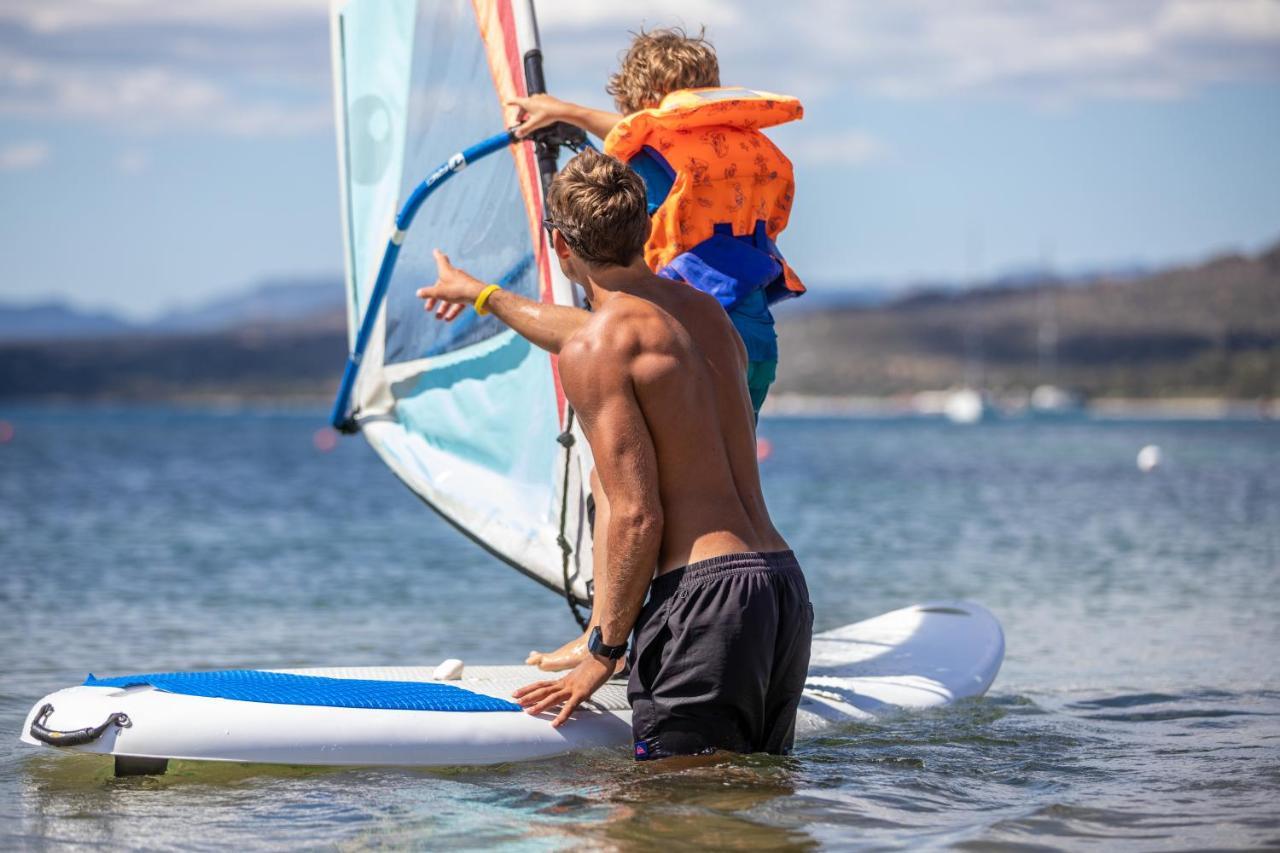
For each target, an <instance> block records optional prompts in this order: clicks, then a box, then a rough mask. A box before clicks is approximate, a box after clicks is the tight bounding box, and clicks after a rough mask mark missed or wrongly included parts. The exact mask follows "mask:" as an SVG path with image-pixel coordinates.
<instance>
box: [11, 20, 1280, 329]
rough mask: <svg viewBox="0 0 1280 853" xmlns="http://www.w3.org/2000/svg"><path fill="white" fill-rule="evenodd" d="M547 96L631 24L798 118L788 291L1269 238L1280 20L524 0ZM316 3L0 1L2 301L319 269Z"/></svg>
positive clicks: (235, 281)
mask: <svg viewBox="0 0 1280 853" xmlns="http://www.w3.org/2000/svg"><path fill="white" fill-rule="evenodd" d="M538 16H539V23H540V26H541V30H542V38H543V48H544V54H545V56H546V60H545V64H546V71H547V77H548V83H549V86H550V88H551V90H552V92H553V93H554V94H559V95H561V96H563V97H568V98H571V99H575V100H580V101H583V102H586V103H588V104H591V105H593V106H598V107H608V106H610V103H609V98H608V96H607V95H606V94H605V93H604V84H605V81H606V79H607V77H608V74H609V72H610V71H611V70H612V69H613V67H614V66H615V64H616V61H617V55H618V52H619V51H620V50H621V49H622V48H624V47H625V46H626V44H627V41H628V38H629V36H628V33H629V31H632V30H635V29H637V28H639V27H641V26H644V27H649V28H652V27H658V26H668V25H673V24H675V25H683V26H685V27H687V28H692V29H697V28H698V27H701V26H704V25H705V27H706V31H707V34H708V36H709V37H710V38H711V40H712V41H713V42H714V43H715V45H716V48H717V51H718V53H719V56H720V64H721V77H722V81H723V82H724V83H725V84H726V85H744V86H749V87H754V88H759V89H767V90H771V91H777V92H785V93H787V94H792V95H796V96H798V97H800V98H801V99H802V100H803V102H804V104H805V107H806V115H805V118H804V120H803V121H802V122H799V123H796V124H793V125H788V126H785V127H780V128H777V129H775V130H772V131H770V135H771V136H772V138H773V139H774V140H775V141H776V142H778V144H779V145H780V146H781V147H782V148H783V150H784V151H785V152H786V153H787V154H788V155H789V156H790V157H791V159H792V160H793V161H794V163H795V168H796V175H797V195H796V206H795V210H794V212H793V216H792V220H791V225H790V227H789V228H788V230H787V232H786V233H785V234H784V235H783V237H782V239H781V240H780V241H779V243H780V246H781V248H782V249H783V251H784V252H785V253H786V255H787V257H788V259H789V261H790V262H791V264H792V266H793V267H795V268H796V269H797V270H798V271H799V272H800V274H801V276H802V277H803V278H805V279H806V281H807V282H808V283H810V285H811V286H814V285H816V286H821V287H831V288H835V287H840V286H849V285H854V284H867V283H877V284H886V285H891V286H908V285H910V284H912V283H915V282H919V281H921V280H938V279H945V280H954V281H966V280H973V279H976V278H979V277H982V276H988V275H994V274H999V273H1003V272H1006V271H1012V270H1019V269H1024V270H1025V269H1027V268H1030V267H1036V266H1044V265H1049V266H1052V268H1053V269H1055V270H1058V271H1062V272H1073V271H1080V270H1088V269H1100V268H1110V267H1115V266H1127V265H1130V264H1135V263H1136V264H1143V265H1152V266H1154V265H1162V264H1169V263H1177V262H1185V261H1192V260H1196V259H1199V258H1203V257H1206V256H1208V255H1209V254H1212V253H1216V252H1220V251H1226V250H1239V251H1256V250H1258V249H1260V248H1263V247H1265V246H1267V245H1269V244H1271V243H1273V242H1274V241H1276V240H1277V239H1280V0H1122V2H1120V0H1071V2H1056V0H893V2H886V0H843V2H841V0H822V1H821V2H792V3H788V4H786V5H785V10H783V9H781V8H780V7H779V6H778V4H777V3H774V2H770V3H766V2H763V0H657V1H656V2H639V0H637V2H634V3H630V4H625V3H616V2H608V3H606V2H600V0H541V2H540V3H539V4H538ZM330 86H331V69H330V67H329V34H328V3H327V2H326V0H183V2H180V3H176V2H173V0H4V2H3V3H0V301H4V302H25V303H34V302H43V301H51V300H63V301H69V302H71V303H73V304H75V305H77V306H80V307H86V308H103V309H108V310H112V311H115V312H118V313H122V314H126V315H129V316H131V317H135V318H145V317H148V316H154V315H156V314H158V313H161V312H163V311H165V310H169V309H172V308H175V307H180V306H190V305H194V304H198V303H200V302H202V301H205V300H208V299H211V298H216V297H218V296H222V295H228V294H231V293H235V292H239V291H243V290H245V289H247V288H249V287H251V286H253V285H255V284H257V283H259V282H262V281H264V280H269V279H273V278H295V277H304V276H305V277H312V276H332V277H335V278H336V277H337V276H338V275H339V274H340V270H341V265H342V260H341V257H342V249H341V229H340V221H339V208H338V203H339V202H338V198H339V196H338V186H337V157H336V145H335V142H334V130H333V117H332V103H333V102H332V94H331V91H330Z"/></svg>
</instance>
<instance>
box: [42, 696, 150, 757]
mask: <svg viewBox="0 0 1280 853" xmlns="http://www.w3.org/2000/svg"><path fill="white" fill-rule="evenodd" d="M52 713H53V705H51V704H49V703H47V702H46V703H45V704H44V706H43V707H42V708H41V709H40V710H39V712H38V713H37V714H36V718H35V719H34V720H32V721H31V736H32V737H33V738H35V739H36V740H38V741H40V742H41V743H47V744H49V746H80V745H82V744H86V743H93V742H94V741H95V740H97V739H98V738H100V737H102V734H103V732H105V731H106V730H107V729H109V728H110V727H111V726H119V727H120V728H122V729H127V728H129V726H132V725H133V722H132V721H131V720H130V719H129V715H128V714H122V713H115V714H112V715H111V716H109V717H107V719H106V721H105V722H104V723H103V724H102V725H100V726H90V727H89V728H87V729H73V730H71V731H69V732H62V731H58V730H57V729H50V728H46V727H45V725H44V724H45V723H46V722H48V720H49V715H50V714H52Z"/></svg>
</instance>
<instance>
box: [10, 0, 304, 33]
mask: <svg viewBox="0 0 1280 853" xmlns="http://www.w3.org/2000/svg"><path fill="white" fill-rule="evenodd" d="M328 7H329V4H328V2H326V0H182V2H172V0H6V2H5V4H4V5H3V6H0V20H10V21H14V22H17V23H20V24H23V25H24V26H27V27H29V28H31V29H33V30H36V31H39V32H46V33H57V32H65V31H68V30H75V29H90V28H95V27H104V26H110V27H129V26H134V25H146V26H154V25H157V24H166V23H167V24H195V25H205V26H209V25H212V26H219V27H231V28H236V29H256V28H259V27H262V26H264V25H274V24H278V23H281V22H288V21H291V20H297V19H300V18H314V17H317V16H320V17H323V16H325V14H326V10H327V9H328Z"/></svg>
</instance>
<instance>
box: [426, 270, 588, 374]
mask: <svg viewBox="0 0 1280 853" xmlns="http://www.w3.org/2000/svg"><path fill="white" fill-rule="evenodd" d="M435 256H436V268H437V270H438V271H439V276H440V277H439V278H438V279H437V280H436V283H435V284H433V285H430V286H429V287H423V288H421V289H419V290H418V296H419V297H420V298H422V299H425V300H426V303H425V304H424V305H423V308H424V310H427V311H435V314H436V316H437V317H439V318H440V319H441V320H445V321H452V320H455V319H457V317H458V315H459V314H461V313H462V312H463V311H464V310H466V309H467V308H469V307H471V306H472V305H474V304H475V301H476V298H477V297H479V296H480V293H481V291H483V290H484V289H485V288H486V287H488V285H487V284H486V283H485V282H483V281H480V280H479V279H478V278H475V277H474V276H472V275H470V274H469V273H467V272H465V271H464V270H460V269H458V268H457V267H455V266H454V265H453V264H451V263H449V258H448V256H447V255H445V253H444V252H442V251H440V250H439V249H436V250H435ZM485 309H486V310H488V311H489V312H490V313H491V314H493V315H494V316H495V317H497V318H498V319H499V320H501V321H502V322H504V323H506V324H507V325H508V326H510V327H511V328H512V329H514V330H515V332H516V334H518V335H520V336H521V337H522V338H524V339H526V340H527V341H529V342H530V343H532V344H533V345H534V346H538V347H541V348H542V349H544V350H547V351H548V352H553V353H559V352H560V349H561V347H563V346H564V343H565V341H567V340H568V339H569V337H570V336H571V335H573V334H574V333H575V332H577V331H578V330H579V329H581V328H582V326H583V325H584V324H585V323H586V322H587V321H588V320H589V319H591V314H590V313H589V312H587V311H584V310H582V309H581V308H573V307H571V306H568V305H548V304H547V303H545V302H534V301H533V300H532V299H525V298H524V297H523V296H520V295H519V294H517V293H512V292H510V291H508V290H495V291H494V292H493V293H492V294H491V295H490V296H489V298H488V299H487V300H486V301H485Z"/></svg>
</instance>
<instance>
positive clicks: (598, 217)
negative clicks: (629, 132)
mask: <svg viewBox="0 0 1280 853" xmlns="http://www.w3.org/2000/svg"><path fill="white" fill-rule="evenodd" d="M547 218H548V219H549V220H550V224H551V225H552V226H553V227H554V228H556V229H557V230H558V231H560V233H561V234H562V235H564V238H565V242H566V243H568V244H569V248H570V249H572V250H573V251H574V254H576V255H577V256H578V257H580V258H582V259H583V260H584V261H586V262H587V263H590V264H599V265H613V266H620V267H625V266H628V265H629V264H631V263H632V262H634V261H635V259H636V258H637V257H638V256H639V255H640V253H641V252H643V251H644V244H645V241H647V240H648V239H649V208H648V202H647V199H646V197H645V190H644V181H643V180H641V178H640V176H639V175H637V174H636V173H635V172H633V171H632V170H631V167H630V166H628V165H627V164H626V163H623V162H622V161H621V160H615V159H614V158H613V157H610V156H609V155H607V154H601V153H600V152H599V151H596V150H595V149H592V148H588V149H586V150H585V151H583V152H582V153H581V154H579V155H578V156H576V157H574V158H573V159H572V160H570V161H569V162H568V163H567V164H565V167H564V168H563V169H561V170H560V174H558V175H556V177H555V180H554V181H552V182H551V189H550V191H549V192H548V193H547Z"/></svg>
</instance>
